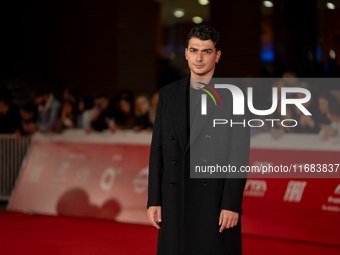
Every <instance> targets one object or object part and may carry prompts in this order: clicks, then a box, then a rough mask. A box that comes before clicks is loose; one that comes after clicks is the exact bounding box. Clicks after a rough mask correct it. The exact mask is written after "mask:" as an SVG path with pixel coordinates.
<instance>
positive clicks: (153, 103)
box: [149, 91, 159, 125]
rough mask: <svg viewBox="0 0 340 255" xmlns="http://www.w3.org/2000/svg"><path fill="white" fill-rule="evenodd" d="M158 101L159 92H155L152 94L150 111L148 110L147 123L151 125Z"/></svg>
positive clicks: (153, 121) (153, 122)
mask: <svg viewBox="0 0 340 255" xmlns="http://www.w3.org/2000/svg"><path fill="white" fill-rule="evenodd" d="M158 99H159V92H158V91H156V92H154V93H153V94H152V97H151V106H150V110H149V121H150V123H151V124H152V125H154V124H155V118H156V110H157V104H158Z"/></svg>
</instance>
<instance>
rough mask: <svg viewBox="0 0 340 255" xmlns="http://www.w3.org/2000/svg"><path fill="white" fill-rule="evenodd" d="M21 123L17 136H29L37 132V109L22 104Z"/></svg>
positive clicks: (33, 106)
mask: <svg viewBox="0 0 340 255" xmlns="http://www.w3.org/2000/svg"><path fill="white" fill-rule="evenodd" d="M20 117H21V121H20V124H19V128H18V129H17V131H16V133H17V134H18V135H31V134H33V133H34V132H35V131H37V125H36V122H37V107H36V106H35V105H34V104H29V103H28V104H24V105H23V106H22V107H21V108H20Z"/></svg>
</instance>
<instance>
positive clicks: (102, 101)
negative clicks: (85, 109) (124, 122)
mask: <svg viewBox="0 0 340 255" xmlns="http://www.w3.org/2000/svg"><path fill="white" fill-rule="evenodd" d="M112 118H113V114H112V113H111V112H109V98H108V96H107V95H106V94H105V93H99V94H97V96H96V97H95V100H94V107H93V110H92V121H91V125H90V128H89V129H87V132H91V131H103V130H105V129H108V124H109V121H110V119H112Z"/></svg>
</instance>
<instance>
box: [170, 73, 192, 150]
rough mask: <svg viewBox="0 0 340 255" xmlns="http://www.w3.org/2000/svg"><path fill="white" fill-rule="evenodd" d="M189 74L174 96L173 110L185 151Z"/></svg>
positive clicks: (180, 140)
mask: <svg viewBox="0 0 340 255" xmlns="http://www.w3.org/2000/svg"><path fill="white" fill-rule="evenodd" d="M189 79H190V78H189V76H187V77H186V78H185V79H183V82H181V83H179V85H178V88H177V90H176V91H175V93H174V94H173V96H172V100H173V101H172V110H173V114H174V117H175V118H174V119H175V120H176V121H175V126H176V130H177V134H178V136H179V142H180V144H181V146H182V149H183V151H184V150H185V147H186V145H187V142H188V128H189V127H188V118H189V117H190V116H188V90H189V87H188V86H189Z"/></svg>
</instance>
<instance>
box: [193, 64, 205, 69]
mask: <svg viewBox="0 0 340 255" xmlns="http://www.w3.org/2000/svg"><path fill="white" fill-rule="evenodd" d="M194 66H195V67H196V68H202V67H204V65H203V64H194Z"/></svg>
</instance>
